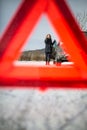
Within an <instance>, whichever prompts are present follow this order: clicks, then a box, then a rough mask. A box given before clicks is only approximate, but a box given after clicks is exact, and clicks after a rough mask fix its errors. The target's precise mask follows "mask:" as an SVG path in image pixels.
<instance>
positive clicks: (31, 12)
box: [0, 0, 87, 88]
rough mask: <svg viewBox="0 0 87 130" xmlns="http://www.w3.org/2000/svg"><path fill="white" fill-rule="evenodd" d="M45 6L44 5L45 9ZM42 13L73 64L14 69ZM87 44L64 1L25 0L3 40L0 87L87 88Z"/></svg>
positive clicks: (0, 48) (0, 49) (0, 51)
mask: <svg viewBox="0 0 87 130" xmlns="http://www.w3.org/2000/svg"><path fill="white" fill-rule="evenodd" d="M42 5H43V6H42ZM42 13H46V15H47V16H48V18H49V20H50V22H51V24H52V26H53V27H54V29H55V30H56V33H57V34H58V35H60V37H61V39H62V41H63V42H64V45H65V46H66V48H67V52H68V53H69V54H70V55H71V59H72V61H73V62H74V65H67V66H63V65H62V66H60V67H56V66H52V67H49V66H48V67H47V66H46V67H44V66H43V67H40V66H33V67H32V66H14V64H13V62H14V61H15V59H17V58H18V57H19V50H20V49H21V47H22V46H23V44H24V42H25V40H26V39H27V37H28V36H29V35H30V34H31V31H32V29H33V28H34V26H35V25H36V23H37V21H38V19H39V18H40V16H41V14H42ZM86 45H87V41H86V39H85V37H84V36H83V34H82V33H81V31H80V29H79V27H78V25H77V24H76V22H75V20H74V18H73V16H72V14H71V12H70V10H69V8H68V6H67V4H66V3H65V1H64V0H58V1H57V0H32V1H29V0H24V1H23V3H22V4H21V6H20V8H19V10H18V11H17V13H16V15H15V16H14V18H13V20H12V21H11V23H10V25H9V26H8V28H7V30H6V31H5V33H4V35H3V36H2V38H1V40H0V86H30V87H32V86H33V87H40V86H41V87H74V88H75V87H76V88H77V87H82V88H84V87H86V84H87V65H86V64H87V60H86V59H87V56H86V53H87V46H86Z"/></svg>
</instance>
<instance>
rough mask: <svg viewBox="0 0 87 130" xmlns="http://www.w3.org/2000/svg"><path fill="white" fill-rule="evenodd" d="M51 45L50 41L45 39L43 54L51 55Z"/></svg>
mask: <svg viewBox="0 0 87 130" xmlns="http://www.w3.org/2000/svg"><path fill="white" fill-rule="evenodd" d="M52 45H53V43H52V40H51V39H48V38H46V39H45V52H46V53H51V52H52Z"/></svg>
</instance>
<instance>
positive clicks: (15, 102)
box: [0, 89, 87, 130]
mask: <svg viewBox="0 0 87 130" xmlns="http://www.w3.org/2000/svg"><path fill="white" fill-rule="evenodd" d="M0 130H87V91H83V90H62V89H58V90H57V89H55V90H53V89H48V90H46V91H45V92H41V91H39V90H35V89H28V90H27V89H20V90H19V89H8V90H0Z"/></svg>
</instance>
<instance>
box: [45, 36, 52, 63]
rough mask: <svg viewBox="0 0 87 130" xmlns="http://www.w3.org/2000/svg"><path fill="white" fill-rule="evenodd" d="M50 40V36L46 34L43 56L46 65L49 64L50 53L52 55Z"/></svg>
mask: <svg viewBox="0 0 87 130" xmlns="http://www.w3.org/2000/svg"><path fill="white" fill-rule="evenodd" d="M52 46H53V43H52V39H51V35H50V34H47V36H46V38H45V56H46V65H49V63H50V58H51V53H52Z"/></svg>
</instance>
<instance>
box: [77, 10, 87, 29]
mask: <svg viewBox="0 0 87 130" xmlns="http://www.w3.org/2000/svg"><path fill="white" fill-rule="evenodd" d="M76 19H77V21H78V23H79V25H80V27H81V30H82V31H87V12H84V13H77V15H76Z"/></svg>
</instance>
